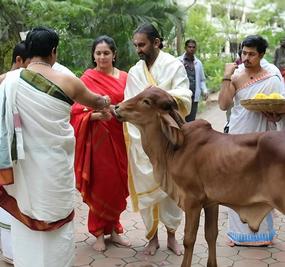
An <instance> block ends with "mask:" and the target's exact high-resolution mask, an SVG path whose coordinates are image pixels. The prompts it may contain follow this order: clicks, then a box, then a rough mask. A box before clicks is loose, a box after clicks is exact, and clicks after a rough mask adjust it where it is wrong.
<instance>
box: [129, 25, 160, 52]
mask: <svg viewBox="0 0 285 267" xmlns="http://www.w3.org/2000/svg"><path fill="white" fill-rule="evenodd" d="M136 33H144V34H146V36H147V38H148V39H149V40H150V41H151V42H152V43H153V42H154V40H155V39H156V38H158V39H159V40H160V44H159V49H162V48H163V43H162V42H163V38H162V37H160V34H159V32H158V30H157V29H156V28H155V27H154V26H153V25H152V24H150V23H144V24H142V25H140V26H138V27H137V28H136V29H135V31H134V33H133V34H136Z"/></svg>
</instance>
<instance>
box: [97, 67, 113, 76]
mask: <svg viewBox="0 0 285 267" xmlns="http://www.w3.org/2000/svg"><path fill="white" fill-rule="evenodd" d="M95 70H97V71H99V72H104V73H105V74H107V75H110V76H115V71H116V70H115V68H114V67H112V71H111V72H106V71H104V70H101V69H98V68H95Z"/></svg>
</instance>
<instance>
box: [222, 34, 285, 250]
mask: <svg viewBox="0 0 285 267" xmlns="http://www.w3.org/2000/svg"><path fill="white" fill-rule="evenodd" d="M267 47H268V44H267V41H266V40H265V39H264V38H262V37H261V36H258V35H250V36H248V37H246V38H245V40H244V41H243V42H242V55H241V57H242V62H243V63H244V68H243V69H241V70H240V71H238V72H237V71H236V72H235V69H236V68H237V64H236V63H228V64H226V66H225V71H224V78H223V81H222V86H221V91H220V94H219V100H218V101H219V106H220V108H221V109H222V110H227V108H229V106H230V105H231V104H232V103H233V104H234V105H233V108H232V111H231V116H230V122H229V133H230V134H242V133H252V132H262V131H268V130H276V129H277V126H278V124H279V123H280V124H281V121H280V119H281V118H280V115H277V114H275V113H261V112H253V111H249V110H247V109H245V108H244V107H243V106H242V105H241V104H240V101H241V100H243V99H250V98H254V97H255V95H256V94H259V93H263V94H271V93H273V92H276V93H280V94H283V95H284V93H285V92H284V86H282V81H281V78H280V75H278V74H277V73H276V71H272V70H270V69H268V68H264V67H261V65H260V61H261V60H262V58H263V56H264V54H265V52H266V48H267ZM228 218H229V229H228V232H227V236H228V238H229V239H230V242H229V245H230V246H234V245H246V246H264V245H270V244H271V243H272V240H273V238H274V236H275V230H274V228H273V219H272V215H271V213H269V214H268V215H267V216H266V217H265V218H264V220H263V221H262V223H261V225H260V228H259V231H258V232H257V233H253V232H252V231H251V230H250V229H249V227H248V225H247V224H246V223H243V222H242V221H241V220H240V218H239V216H238V214H237V213H236V212H234V211H233V210H231V209H229V211H228Z"/></svg>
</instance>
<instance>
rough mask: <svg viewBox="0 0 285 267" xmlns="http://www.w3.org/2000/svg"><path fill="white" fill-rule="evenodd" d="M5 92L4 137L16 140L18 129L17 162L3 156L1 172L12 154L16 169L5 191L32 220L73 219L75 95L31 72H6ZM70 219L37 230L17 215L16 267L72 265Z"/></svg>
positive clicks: (14, 232) (13, 232)
mask: <svg viewBox="0 0 285 267" xmlns="http://www.w3.org/2000/svg"><path fill="white" fill-rule="evenodd" d="M0 93H1V95H0V96H1V97H0V104H1V105H0V107H1V108H0V110H4V111H5V112H4V115H5V116H6V117H5V121H6V127H5V128H4V127H3V126H1V127H3V129H5V134H6V135H5V136H2V140H4V141H5V140H7V139H4V138H5V137H6V136H8V137H9V138H10V139H11V140H12V139H13V136H14V132H15V133H16V146H15V147H16V149H17V153H16V155H17V158H16V160H13V161H12V160H11V159H12V156H11V155H7V156H6V157H3V158H2V159H1V156H2V155H1V156H0V171H1V167H2V169H4V170H5V165H7V164H9V158H10V161H11V168H12V169H13V176H14V182H13V183H11V184H9V185H4V188H5V190H6V191H7V192H8V194H9V195H10V196H13V197H14V198H15V199H16V200H17V204H18V208H19V209H20V212H21V213H22V214H24V215H26V216H28V217H29V218H30V219H35V220H38V221H40V222H43V223H49V224H50V223H54V222H58V221H60V220H64V219H65V218H68V217H69V215H70V214H72V211H73V209H74V194H75V177H74V169H73V162H74V145H75V140H74V132H73V128H72V126H71V125H70V123H69V120H70V107H71V106H70V102H71V101H70V99H68V98H67V97H66V96H65V94H64V93H63V92H62V91H61V90H60V89H59V88H58V87H57V86H55V85H54V84H52V83H51V82H49V81H48V80H46V79H45V78H43V77H42V76H41V75H38V74H35V73H33V72H32V71H28V70H16V71H13V72H10V73H7V76H6V79H5V81H4V82H3V83H2V84H1V87H0ZM2 116H3V115H2ZM2 118H3V117H2ZM2 121H3V120H2ZM2 125H4V124H2ZM0 137H1V136H0ZM8 140H9V139H8ZM13 141H14V139H13ZM6 143H7V142H6ZM6 143H5V144H6ZM10 143H11V144H12V143H13V142H12V141H10ZM2 144H4V142H3V143H2ZM3 147H4V146H3ZM6 147H7V146H5V147H4V148H5V150H4V149H3V151H6V152H7V154H8V153H9V150H12V149H11V148H10V149H6ZM3 166H4V167H3ZM8 167H9V166H8ZM70 218H71V219H72V217H70ZM71 219H70V220H71ZM70 220H69V222H68V223H66V224H64V225H63V226H61V227H59V228H58V227H55V228H52V230H49V231H36V230H31V229H30V228H28V227H27V226H26V225H25V224H24V223H23V222H20V221H18V220H16V219H15V218H14V217H12V222H11V235H12V248H13V254H14V255H13V257H14V264H15V266H16V267H71V266H72V261H73V254H74V231H73V222H72V221H70ZM27 225H29V226H30V227H32V225H33V224H27ZM32 229H35V228H32ZM36 229H42V228H36Z"/></svg>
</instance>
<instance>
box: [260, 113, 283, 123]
mask: <svg viewBox="0 0 285 267" xmlns="http://www.w3.org/2000/svg"><path fill="white" fill-rule="evenodd" d="M262 113H263V115H264V116H265V117H266V118H267V120H269V121H272V122H278V121H280V120H281V115H280V114H278V113H276V112H262Z"/></svg>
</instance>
